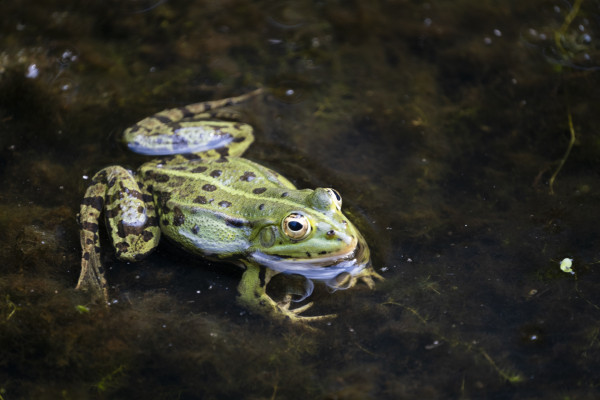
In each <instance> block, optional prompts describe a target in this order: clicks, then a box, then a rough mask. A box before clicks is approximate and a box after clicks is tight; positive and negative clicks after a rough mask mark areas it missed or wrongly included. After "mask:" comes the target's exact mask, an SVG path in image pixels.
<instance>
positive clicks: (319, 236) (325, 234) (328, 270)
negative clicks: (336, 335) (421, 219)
mask: <svg viewBox="0 0 600 400" xmlns="http://www.w3.org/2000/svg"><path fill="white" fill-rule="evenodd" d="M297 193H299V194H300V193H302V194H301V195H300V196H299V197H298V198H297V199H294V201H295V203H296V207H295V208H293V207H291V206H290V207H288V206H286V207H281V208H280V209H279V210H278V211H277V212H276V213H275V215H271V217H272V219H271V221H270V223H267V224H264V225H262V226H261V227H259V229H258V231H257V232H256V234H255V235H254V238H253V239H254V240H253V242H254V243H253V246H252V249H251V251H250V254H249V258H250V259H251V260H252V261H254V262H256V263H258V264H260V265H264V266H266V267H268V268H270V269H273V270H276V271H279V272H283V273H289V274H299V275H303V276H305V277H306V278H309V279H316V280H321V281H325V282H327V283H328V284H329V285H330V286H331V287H333V288H336V289H339V288H341V287H342V286H343V284H340V283H341V282H342V281H347V279H345V278H346V277H348V276H354V275H356V274H358V273H360V272H361V271H362V270H363V269H364V268H366V267H368V266H369V264H370V254H369V248H368V246H367V243H366V242H365V240H364V238H363V237H362V235H361V234H360V232H359V231H358V230H357V229H356V227H355V226H354V225H353V224H352V223H351V222H350V221H349V220H348V218H346V216H345V215H344V214H343V213H342V198H341V196H340V194H339V193H338V192H337V191H335V190H334V189H328V188H327V189H326V188H318V189H315V190H302V191H298V192H297Z"/></svg>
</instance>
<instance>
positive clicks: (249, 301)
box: [238, 264, 336, 328]
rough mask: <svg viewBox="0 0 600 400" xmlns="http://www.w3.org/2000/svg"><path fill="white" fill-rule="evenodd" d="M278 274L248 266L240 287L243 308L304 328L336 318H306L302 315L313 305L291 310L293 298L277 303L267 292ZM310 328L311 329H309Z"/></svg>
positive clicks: (329, 315) (289, 296) (329, 316)
mask: <svg viewBox="0 0 600 400" xmlns="http://www.w3.org/2000/svg"><path fill="white" fill-rule="evenodd" d="M275 274H276V273H275V272H274V271H271V270H270V269H268V268H264V267H259V266H257V265H253V264H249V265H246V271H245V272H244V274H243V275H242V280H241V281H240V284H239V286H238V292H239V297H238V301H239V302H240V303H241V305H242V306H244V307H246V308H248V309H250V310H252V311H253V312H256V313H258V314H261V315H263V316H265V317H269V318H271V319H275V320H279V321H291V322H294V323H300V324H303V325H304V326H308V325H306V324H307V323H310V322H315V321H324V320H329V319H332V318H335V317H336V315H335V314H327V315H317V316H304V315H300V314H302V313H303V312H304V311H306V310H308V309H309V308H310V307H312V305H313V303H308V304H306V305H303V306H300V307H297V308H294V309H290V304H291V300H292V297H291V295H286V297H285V298H284V299H283V301H281V302H280V303H277V302H275V301H274V300H273V299H272V298H271V297H270V296H269V295H268V294H267V292H266V286H267V284H268V283H269V281H270V280H271V278H272V277H273V276H274V275H275ZM309 328H310V327H309Z"/></svg>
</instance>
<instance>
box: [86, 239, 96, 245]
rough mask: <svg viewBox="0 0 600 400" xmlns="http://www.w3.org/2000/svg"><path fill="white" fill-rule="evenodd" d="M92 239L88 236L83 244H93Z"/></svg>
mask: <svg viewBox="0 0 600 400" xmlns="http://www.w3.org/2000/svg"><path fill="white" fill-rule="evenodd" d="M93 243H94V241H93V240H92V239H90V238H87V239H85V244H93Z"/></svg>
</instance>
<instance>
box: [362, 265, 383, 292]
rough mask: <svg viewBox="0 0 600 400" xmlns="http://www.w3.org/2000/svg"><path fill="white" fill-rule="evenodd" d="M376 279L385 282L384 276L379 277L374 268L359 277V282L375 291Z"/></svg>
mask: <svg viewBox="0 0 600 400" xmlns="http://www.w3.org/2000/svg"><path fill="white" fill-rule="evenodd" d="M375 279H376V280H378V281H383V280H385V278H384V277H383V276H381V275H379V274H378V273H377V272H375V270H374V269H372V268H370V269H368V270H366V271H365V274H364V275H360V276H359V277H358V280H359V281H361V282H362V283H364V284H365V285H367V286H368V287H369V289H375Z"/></svg>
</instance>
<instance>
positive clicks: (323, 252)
mask: <svg viewBox="0 0 600 400" xmlns="http://www.w3.org/2000/svg"><path fill="white" fill-rule="evenodd" d="M323 254H327V251H325V250H323V251H320V252H319V255H323Z"/></svg>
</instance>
